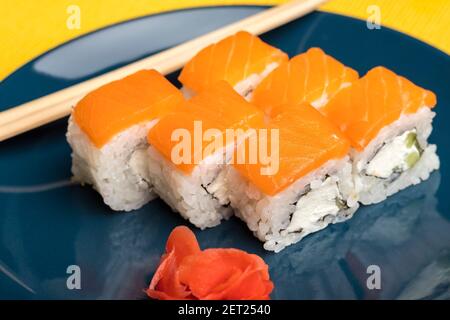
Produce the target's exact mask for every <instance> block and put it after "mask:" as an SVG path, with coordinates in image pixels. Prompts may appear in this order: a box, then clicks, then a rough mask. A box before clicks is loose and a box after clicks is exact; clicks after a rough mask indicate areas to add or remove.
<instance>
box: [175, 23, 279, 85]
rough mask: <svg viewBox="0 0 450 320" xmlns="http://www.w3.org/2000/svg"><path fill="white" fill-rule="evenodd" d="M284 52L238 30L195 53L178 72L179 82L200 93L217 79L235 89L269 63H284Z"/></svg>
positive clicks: (260, 71)
mask: <svg viewBox="0 0 450 320" xmlns="http://www.w3.org/2000/svg"><path fill="white" fill-rule="evenodd" d="M287 60H288V56H287V54H285V53H284V52H283V51H281V50H279V49H277V48H275V47H272V46H270V45H269V44H267V43H265V42H264V41H262V40H261V39H260V38H258V37H257V36H254V35H252V34H250V33H248V32H245V31H240V32H238V33H236V34H235V35H232V36H229V37H227V38H225V39H223V40H221V41H219V42H218V43H215V44H212V45H209V46H207V47H206V48H204V49H203V50H201V51H200V52H199V53H197V54H196V55H195V56H194V57H193V58H192V59H191V60H190V61H189V62H188V63H187V64H186V65H185V67H184V68H183V70H182V71H181V74H180V77H179V80H180V82H181V83H182V84H183V85H184V86H185V87H186V88H188V89H190V90H192V91H194V92H200V91H203V90H204V89H206V88H207V87H209V86H210V85H213V84H214V83H216V82H217V81H219V80H224V81H226V82H228V83H229V84H230V85H231V86H235V85H236V84H237V83H239V82H240V81H242V80H244V79H246V78H247V77H249V76H250V75H253V74H261V73H262V72H263V71H264V70H265V69H266V68H267V67H268V66H269V65H270V64H271V63H277V64H279V63H281V62H282V61H287Z"/></svg>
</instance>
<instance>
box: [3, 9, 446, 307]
mask: <svg viewBox="0 0 450 320" xmlns="http://www.w3.org/2000/svg"><path fill="white" fill-rule="evenodd" d="M260 10H262V8H261V7H226V8H224V7H219V8H208V9H196V10H184V11H178V12H173V13H167V14H161V15H155V16H149V17H145V18H141V19H137V20H133V21H129V22H126V23H123V24H118V25H114V26H112V27H109V28H106V29H103V30H100V31H97V32H94V33H92V34H88V35H86V36H84V37H81V38H78V39H76V40H74V41H71V42H69V43H67V44H64V45H63V46H61V47H58V48H56V49H54V50H52V51H50V52H48V53H46V54H44V55H43V56H41V57H39V58H37V59H36V60H34V61H32V62H30V63H28V64H27V65H25V66H24V67H22V68H21V69H19V70H17V71H16V72H15V73H14V74H13V75H11V76H10V77H8V78H7V79H6V80H4V81H3V82H1V83H0V110H4V109H7V108H8V107H10V106H13V105H16V104H19V103H22V102H25V101H28V100H30V99H33V98H36V97H38V96H41V95H44V94H47V93H49V92H52V91H55V90H58V89H61V88H64V87H66V86H69V85H72V84H74V83H77V82H79V81H82V80H85V79H87V78H90V77H92V76H95V75H97V74H100V73H103V72H105V71H107V70H109V69H113V68H116V67H118V66H121V65H123V64H127V63H129V62H130V61H133V60H136V59H138V58H141V57H143V56H146V55H149V54H151V53H154V52H157V51H160V50H163V49H165V48H167V47H170V46H172V45H175V44H177V43H180V42H182V41H185V40H187V39H190V38H192V37H195V36H197V35H199V34H202V33H205V32H207V31H208V30H211V29H214V28H217V27H219V26H221V25H224V24H227V23H229V22H231V21H234V20H237V19H240V18H242V17H245V16H247V15H251V14H254V13H256V12H258V11H260ZM211 17H214V19H212V18H211ZM263 38H264V40H266V41H268V42H269V43H271V44H273V45H275V46H277V47H279V48H281V49H282V50H284V51H286V52H288V53H289V54H290V55H291V56H292V55H294V54H296V53H299V52H303V51H305V50H306V49H307V48H309V47H312V46H319V47H321V48H323V49H324V50H325V51H326V52H328V53H330V54H331V55H333V56H334V57H336V58H338V59H339V60H341V61H342V62H343V63H345V64H347V65H349V66H351V67H353V68H355V69H357V70H358V71H359V72H360V74H364V73H365V72H366V71H367V70H368V69H370V68H371V67H373V66H376V65H384V66H387V67H388V68H391V69H393V70H394V71H395V72H397V73H399V74H401V75H404V76H406V77H408V78H410V79H412V80H413V81H414V82H416V83H417V84H419V85H421V86H424V87H425V88H429V89H431V90H433V91H434V92H436V94H437V96H438V100H439V106H438V108H437V109H436V110H437V112H438V116H437V117H436V119H435V122H434V128H435V130H434V132H433V135H432V137H431V141H432V142H433V143H437V144H438V146H439V149H438V153H439V156H440V158H441V162H442V165H441V169H440V171H439V172H435V173H433V174H432V176H431V178H430V179H429V180H428V181H426V182H423V183H422V184H420V185H418V186H415V187H411V188H408V189H407V190H405V191H403V192H400V193H398V194H396V195H395V196H393V197H391V198H389V199H388V200H387V201H385V202H383V203H381V204H379V205H375V206H368V207H364V208H361V209H360V210H359V211H358V213H357V214H356V216H355V217H354V218H353V219H352V220H350V221H348V222H345V223H341V224H337V225H333V226H331V227H329V228H327V229H326V230H324V231H321V232H319V233H316V234H314V235H312V236H309V237H307V238H306V239H304V241H302V242H301V243H299V244H297V245H294V246H291V247H289V248H288V249H286V250H284V251H282V252H281V253H279V254H273V253H270V252H265V251H264V250H263V249H262V246H261V244H260V243H259V242H258V241H257V240H256V239H255V238H253V236H252V234H251V233H250V232H249V231H248V230H247V228H246V227H245V225H244V224H243V223H242V222H240V221H238V220H237V219H234V218H232V219H230V220H229V221H226V222H224V223H223V224H221V225H220V226H219V227H217V228H213V229H209V230H205V231H199V230H195V232H196V234H197V236H198V238H199V241H200V243H201V245H202V246H203V247H237V248H241V249H244V250H247V251H250V252H253V253H256V254H259V255H261V256H262V257H263V258H264V259H265V260H266V261H267V263H268V264H269V265H270V273H271V276H272V279H273V281H274V283H275V290H274V291H273V294H272V298H274V299H323V298H331V299H395V298H411V299H421V298H431V299H432V298H449V297H450V293H449V291H450V287H449V284H450V223H449V218H450V210H449V194H450V183H449V181H450V176H449V174H450V168H449V162H450V151H449V145H448V138H449V137H450V126H449V125H448V124H447V125H446V123H445V121H448V119H450V109H448V108H447V106H449V105H450V90H448V83H449V80H450V79H449V75H450V59H449V57H448V56H447V55H446V54H444V53H442V52H440V51H438V50H436V49H434V48H432V47H430V46H428V45H426V44H423V43H421V42H419V41H417V40H414V39H412V38H409V37H407V36H405V35H403V34H401V33H398V32H395V31H392V30H389V29H387V28H384V27H383V28H382V29H381V30H369V29H368V28H367V27H366V23H365V22H363V21H358V20H354V19H350V18H346V17H342V16H338V15H333V14H327V13H313V14H310V15H308V16H307V17H304V18H302V19H299V20H297V21H294V22H292V23H289V24H288V25H285V26H283V27H281V28H278V29H276V30H274V31H272V32H269V33H267V34H265V35H264V36H263ZM170 79H172V80H173V81H176V80H175V79H176V75H171V76H170ZM66 121H67V120H66V119H64V120H61V121H57V122H55V123H52V124H50V125H47V126H45V127H42V128H39V129H37V130H34V131H32V132H29V133H26V134H23V135H21V136H18V137H15V138H13V139H11V140H9V141H6V142H2V143H0V298H19V299H44V298H48V299H60V298H71V299H74V298H76V299H119V298H125V299H135V298H136V299H140V298H145V295H144V293H143V289H144V288H145V287H146V286H147V284H148V282H149V280H150V279H151V277H152V275H153V273H154V271H155V269H156V266H157V263H158V261H159V258H160V255H161V253H162V250H163V248H164V244H165V241H166V239H167V236H168V234H169V232H170V231H171V230H172V229H173V228H174V227H175V226H177V225H180V224H185V221H184V220H183V219H181V218H180V217H179V216H178V215H177V214H175V213H172V212H171V210H170V209H169V208H168V207H167V205H165V204H164V202H162V201H161V200H155V201H153V202H151V203H149V204H148V205H146V206H145V207H144V208H142V209H140V210H138V211H136V212H133V213H129V214H117V213H113V212H112V211H111V210H109V209H108V207H106V206H105V205H104V204H103V202H102V199H101V198H100V196H99V195H98V194H97V193H96V192H95V191H93V190H92V189H91V188H89V187H81V186H78V185H71V184H70V183H69V178H70V148H69V146H68V145H67V143H66V139H65V131H66ZM71 265H77V266H79V267H80V270H81V290H69V289H68V287H67V278H68V276H69V274H68V273H67V268H68V267H69V266H71ZM372 265H376V266H378V267H379V268H380V271H381V289H379V290H370V289H369V288H368V286H367V285H366V284H367V279H368V277H369V276H370V272H371V268H370V266H372ZM368 271H369V273H368ZM369 282H370V279H369Z"/></svg>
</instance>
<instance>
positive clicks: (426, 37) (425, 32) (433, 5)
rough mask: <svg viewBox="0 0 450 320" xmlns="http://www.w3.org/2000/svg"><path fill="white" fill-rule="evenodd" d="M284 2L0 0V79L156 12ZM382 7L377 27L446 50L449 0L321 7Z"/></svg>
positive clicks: (355, 0)
mask: <svg viewBox="0 0 450 320" xmlns="http://www.w3.org/2000/svg"><path fill="white" fill-rule="evenodd" d="M285 1H286V0H241V1H239V0H128V1H126V0H0V39H1V41H0V79H3V78H4V77H6V76H7V75H8V74H10V73H11V72H13V71H14V70H16V69H17V68H19V67H20V66H22V65H23V64H25V63H26V62H28V61H30V60H31V59H33V58H35V57H36V56H38V55H40V54H42V53H44V52H45V51H47V50H48V49H51V48H53V47H55V46H57V45H59V44H61V43H64V42H65V41H67V40H70V39H72V38H75V37H77V36H80V35H82V34H85V33H87V32H90V31H93V30H95V29H98V28H100V27H104V26H107V25H111V24H113V23H117V22H120V21H124V20H128V19H131V18H136V17H139V16H144V15H148V14H152V13H156V12H161V11H167V10H172V9H179V8H185V7H198V6H210V5H232V4H260V5H267V4H278V3H282V2H285ZM70 5H77V6H79V7H80V9H81V29H79V30H70V29H69V28H67V26H66V22H67V19H68V17H69V14H68V13H67V8H68V6H70ZM370 5H378V6H379V7H380V9H381V23H382V25H385V26H389V27H393V28H395V29H397V30H399V31H403V32H405V33H408V34H410V35H412V36H415V37H416V38H419V39H421V40H423V41H425V42H428V43H429V44H431V45H434V46H435V47H437V48H439V49H441V50H443V51H445V52H447V53H450V0H332V1H330V2H329V3H327V4H326V5H324V6H322V7H321V8H320V9H321V10H324V11H330V12H336V13H341V14H345V15H349V16H354V17H358V18H361V19H367V17H368V16H369V13H368V12H367V8H368V6H370Z"/></svg>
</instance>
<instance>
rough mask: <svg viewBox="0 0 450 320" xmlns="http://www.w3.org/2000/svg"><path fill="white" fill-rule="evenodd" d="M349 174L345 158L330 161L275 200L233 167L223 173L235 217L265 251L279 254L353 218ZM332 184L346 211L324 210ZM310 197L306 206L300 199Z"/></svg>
mask: <svg viewBox="0 0 450 320" xmlns="http://www.w3.org/2000/svg"><path fill="white" fill-rule="evenodd" d="M351 172H352V166H351V163H350V161H349V158H348V157H345V158H343V159H341V160H330V161H328V162H327V163H325V164H324V165H323V166H322V167H320V168H319V169H317V170H315V171H313V172H311V173H309V174H308V175H306V176H304V177H303V178H301V179H299V180H297V181H296V182H295V183H293V184H292V185H291V186H289V187H288V188H287V189H285V190H284V191H282V192H280V193H278V194H277V195H275V196H269V195H266V194H264V193H263V192H261V191H260V190H259V189H258V188H257V187H255V186H254V185H253V184H252V183H250V182H249V181H247V180H246V179H244V178H243V177H242V176H241V175H240V174H239V173H238V172H237V171H236V170H235V169H234V168H233V167H232V166H230V167H228V168H227V170H226V174H225V181H226V186H227V194H228V198H229V200H230V204H231V206H232V207H233V209H234V211H235V214H236V216H238V217H239V218H240V219H242V220H243V221H245V222H246V223H247V225H248V227H249V229H250V230H252V231H253V233H254V234H255V236H256V237H257V238H259V239H260V240H261V241H263V242H264V248H265V249H266V250H271V251H275V252H279V251H280V250H282V249H283V248H285V247H286V246H288V245H290V244H293V243H296V242H298V241H300V240H301V239H302V238H303V237H305V236H307V235H308V234H311V233H313V232H316V231H319V230H321V229H323V228H325V227H326V226H327V225H328V224H330V223H337V222H341V221H344V220H346V219H349V218H350V217H351V216H352V215H353V213H354V212H355V211H356V210H357V208H358V202H357V201H356V200H357V197H356V195H355V194H354V186H353V181H352V174H351ZM331 184H334V185H335V186H337V189H338V191H339V193H340V197H342V200H343V202H344V204H345V208H342V209H339V210H334V211H330V210H328V209H327V206H328V205H329V200H330V199H327V195H328V193H327V191H326V189H325V187H327V186H329V185H331ZM315 190H316V191H315ZM311 194H314V197H313V198H311V199H310V202H309V204H308V205H306V204H305V203H303V202H302V198H303V199H305V198H304V197H306V196H308V195H311ZM308 197H309V196H308ZM333 200H334V199H333ZM310 208H311V209H310Z"/></svg>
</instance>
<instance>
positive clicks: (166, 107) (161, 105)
mask: <svg viewBox="0 0 450 320" xmlns="http://www.w3.org/2000/svg"><path fill="white" fill-rule="evenodd" d="M183 100H184V99H183V95H182V94H181V92H180V91H179V90H178V89H177V88H176V87H175V86H173V85H172V84H171V83H170V82H169V81H168V80H167V79H166V78H165V77H164V76H163V75H162V74H160V73H159V72H157V71H155V70H142V71H139V72H136V73H134V74H132V75H130V76H128V77H126V78H123V79H121V80H117V81H113V82H111V83H109V84H106V85H104V86H102V87H100V88H98V89H96V90H94V91H92V92H91V93H89V94H88V95H86V96H85V97H84V98H83V99H82V100H81V101H80V102H79V103H78V104H77V105H76V106H75V109H74V112H73V113H74V119H75V122H76V123H77V125H78V126H79V127H80V128H81V129H82V130H83V131H84V132H85V133H86V134H87V136H88V137H89V139H90V140H91V141H92V143H93V144H94V145H95V146H96V147H97V148H101V147H102V146H103V145H105V144H106V143H107V142H108V141H109V140H110V139H111V138H112V137H113V136H115V135H116V134H118V133H120V132H121V131H123V130H125V129H128V128H129V127H131V126H133V125H136V124H140V123H143V122H147V121H152V120H154V119H156V118H159V117H161V116H163V115H164V114H167V113H170V112H172V111H173V110H174V109H175V108H176V106H177V105H178V104H180V103H182V101H183Z"/></svg>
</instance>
